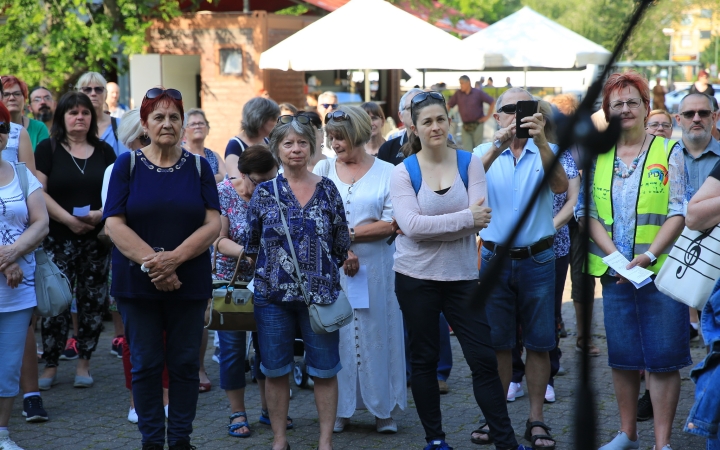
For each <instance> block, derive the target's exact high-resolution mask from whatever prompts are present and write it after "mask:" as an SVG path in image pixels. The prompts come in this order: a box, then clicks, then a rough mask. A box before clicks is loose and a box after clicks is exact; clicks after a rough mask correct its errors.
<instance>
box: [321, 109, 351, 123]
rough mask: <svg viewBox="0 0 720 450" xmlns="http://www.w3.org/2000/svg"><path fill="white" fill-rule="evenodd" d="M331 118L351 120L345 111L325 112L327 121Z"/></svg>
mask: <svg viewBox="0 0 720 450" xmlns="http://www.w3.org/2000/svg"><path fill="white" fill-rule="evenodd" d="M331 120H334V121H335V122H343V121H345V120H347V121H348V122H349V121H350V116H348V115H347V114H345V112H344V111H333V112H331V113H327V114H325V123H328V122H329V121H331Z"/></svg>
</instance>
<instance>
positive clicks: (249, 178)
mask: <svg viewBox="0 0 720 450" xmlns="http://www.w3.org/2000/svg"><path fill="white" fill-rule="evenodd" d="M247 177H248V180H250V182H251V183H252V184H253V186H257V185H258V184H260V182H258V181H255V180H253V179H252V177H251V176H250V174H248V175H247Z"/></svg>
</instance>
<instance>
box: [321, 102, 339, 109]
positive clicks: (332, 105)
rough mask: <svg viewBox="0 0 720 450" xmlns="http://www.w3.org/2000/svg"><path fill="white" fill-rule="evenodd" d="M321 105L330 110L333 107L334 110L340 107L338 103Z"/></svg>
mask: <svg viewBox="0 0 720 450" xmlns="http://www.w3.org/2000/svg"><path fill="white" fill-rule="evenodd" d="M320 105H321V106H322V107H323V108H325V109H330V108H331V107H332V109H337V107H338V104H337V103H320Z"/></svg>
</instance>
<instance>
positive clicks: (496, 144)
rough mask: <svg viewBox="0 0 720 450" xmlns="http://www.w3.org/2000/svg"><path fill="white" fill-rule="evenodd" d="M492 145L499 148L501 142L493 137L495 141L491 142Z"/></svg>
mask: <svg viewBox="0 0 720 450" xmlns="http://www.w3.org/2000/svg"><path fill="white" fill-rule="evenodd" d="M493 145H494V146H495V148H498V149H499V148H500V146H501V145H502V142H500V139H495V141H494V142H493Z"/></svg>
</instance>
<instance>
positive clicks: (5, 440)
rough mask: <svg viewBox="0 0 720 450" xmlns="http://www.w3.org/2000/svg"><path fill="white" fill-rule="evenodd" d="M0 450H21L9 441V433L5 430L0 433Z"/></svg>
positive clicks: (21, 449)
mask: <svg viewBox="0 0 720 450" xmlns="http://www.w3.org/2000/svg"><path fill="white" fill-rule="evenodd" d="M0 450H23V448H22V447H20V446H19V445H17V444H16V443H15V442H13V440H12V439H10V433H8V431H7V430H3V431H0Z"/></svg>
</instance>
